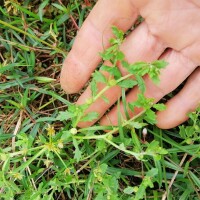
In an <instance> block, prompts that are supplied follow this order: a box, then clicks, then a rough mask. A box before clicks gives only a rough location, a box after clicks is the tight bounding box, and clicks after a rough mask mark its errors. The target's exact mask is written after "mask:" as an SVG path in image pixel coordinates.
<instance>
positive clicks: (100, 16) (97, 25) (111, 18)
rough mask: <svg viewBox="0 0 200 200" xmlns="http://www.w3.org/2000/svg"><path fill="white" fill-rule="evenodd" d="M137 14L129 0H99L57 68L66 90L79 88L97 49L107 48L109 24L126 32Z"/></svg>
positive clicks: (96, 59)
mask: <svg viewBox="0 0 200 200" xmlns="http://www.w3.org/2000/svg"><path fill="white" fill-rule="evenodd" d="M137 16H138V13H137V10H136V9H135V7H133V5H132V4H131V1H130V0H124V1H123V4H122V3H121V0H109V1H107V0H99V1H98V3H97V4H96V6H95V7H94V9H93V10H92V11H91V13H90V14H89V16H88V18H87V19H86V21H85V22H84V24H83V26H82V28H81V29H80V31H79V32H78V34H77V37H76V39H75V42H74V45H73V48H72V50H71V51H70V53H69V54H68V56H67V58H66V60H65V61H64V64H63V68H62V71H61V77H60V82H61V86H62V88H63V89H64V90H65V91H66V92H68V93H74V92H77V91H79V90H80V89H81V88H82V87H83V86H84V84H85V83H86V82H87V81H88V79H89V77H90V75H91V73H92V72H93V71H94V69H95V68H96V66H97V65H98V63H99V62H100V60H101V59H100V56H99V52H102V51H103V48H106V47H108V45H109V38H111V37H112V33H111V26H113V25H115V26H117V27H118V28H119V29H121V30H123V31H126V30H128V29H129V28H130V27H131V26H132V25H133V23H134V21H135V20H136V18H137Z"/></svg>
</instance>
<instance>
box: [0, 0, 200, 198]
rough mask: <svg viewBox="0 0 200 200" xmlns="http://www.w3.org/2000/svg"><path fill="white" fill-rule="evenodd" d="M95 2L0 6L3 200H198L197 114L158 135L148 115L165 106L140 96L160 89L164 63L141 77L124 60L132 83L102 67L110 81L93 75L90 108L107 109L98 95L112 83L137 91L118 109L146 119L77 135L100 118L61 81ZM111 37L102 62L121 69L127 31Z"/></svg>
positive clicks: (15, 0)
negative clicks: (148, 87)
mask: <svg viewBox="0 0 200 200" xmlns="http://www.w3.org/2000/svg"><path fill="white" fill-rule="evenodd" d="M95 2H96V1H91V0H90V1H89V0H69V1H55V0H44V1H42V0H35V1H30V0H24V1H22V0H21V1H20V0H5V1H4V2H3V1H0V200H11V199H15V200H24V199H30V200H40V199H41V200H51V199H52V200H53V199H58V200H65V199H73V200H93V199H94V200H139V199H148V200H149V199H152V200H159V199H162V200H165V199H168V200H191V199H193V200H198V199H200V165H199V163H200V145H199V142H200V121H199V116H200V109H197V111H196V112H193V113H190V114H189V117H190V118H189V120H188V121H187V122H186V123H184V124H183V125H181V126H179V127H176V128H174V129H170V130H161V129H159V128H157V127H156V126H155V125H154V124H155V122H156V119H155V110H156V109H157V110H162V109H163V108H164V106H163V104H161V103H159V104H154V105H153V104H152V100H151V99H146V98H145V97H144V96H143V95H142V93H143V90H144V89H145V85H143V79H142V76H143V75H144V74H145V73H148V74H149V75H150V77H152V79H153V80H155V81H157V79H158V75H159V70H160V69H161V68H163V67H165V66H166V63H165V62H164V61H160V62H158V61H155V62H153V63H151V66H152V67H153V68H152V69H154V70H153V71H148V70H144V68H145V69H146V68H147V67H148V63H144V62H140V63H135V64H133V65H131V64H128V63H125V62H124V66H125V67H126V68H127V69H128V71H129V72H130V74H131V73H132V74H133V75H134V76H136V77H137V78H136V80H135V81H133V80H132V79H130V76H132V74H131V75H130V76H129V75H128V76H127V77H126V78H123V77H121V76H120V73H119V72H118V69H117V67H115V66H114V67H113V68H112V70H110V68H108V67H106V66H103V68H102V69H104V70H105V71H108V72H109V73H111V74H112V76H113V77H114V78H113V79H112V80H109V81H108V80H106V78H105V76H103V75H102V74H101V73H99V72H98V71H95V73H93V79H92V81H91V85H92V87H91V89H92V94H93V97H92V99H91V102H93V101H95V100H97V99H98V98H104V100H105V101H107V99H106V98H105V97H104V96H103V93H102V92H101V91H100V92H98V91H97V90H98V89H97V85H98V83H99V82H103V83H104V84H106V85H107V86H106V89H109V88H110V87H113V86H114V85H119V86H120V87H121V88H122V91H123V92H122V93H123V94H125V90H126V89H128V88H130V87H132V86H134V85H138V86H139V87H140V90H141V95H140V96H138V101H136V102H134V103H133V104H131V105H126V99H125V95H122V102H123V104H124V107H127V106H129V107H130V109H134V107H135V106H136V107H142V108H143V109H144V111H143V112H142V113H141V114H139V115H138V116H136V117H133V118H130V119H128V120H125V121H124V120H122V119H121V115H120V113H119V116H118V119H119V120H118V121H119V126H117V127H112V126H109V127H103V126H100V125H99V124H98V122H97V123H96V124H95V125H93V126H91V127H88V128H82V129H80V128H78V127H77V124H78V123H79V122H80V121H90V120H93V119H95V117H96V115H97V113H89V114H87V115H84V111H85V110H86V109H87V108H88V106H89V105H90V104H91V102H87V103H86V104H85V105H84V106H76V105H75V104H74V102H76V100H77V99H78V97H79V96H80V93H81V92H80V93H79V94H72V95H68V94H66V93H65V92H64V91H63V90H62V89H61V87H60V83H59V76H60V71H61V68H62V62H63V60H64V58H65V57H66V56H67V54H68V52H69V51H70V49H71V47H72V45H73V41H74V37H75V35H76V32H77V30H78V29H79V27H81V26H82V24H83V21H84V19H85V18H86V17H87V15H88V13H89V12H90V10H91V9H92V7H93V6H94V4H95ZM139 20H140V19H139ZM113 32H114V35H115V38H113V40H112V44H111V48H108V49H107V50H105V52H103V53H102V54H101V56H102V58H103V59H104V60H111V61H113V60H114V61H121V62H123V61H124V55H123V54H122V52H120V50H119V48H118V47H119V45H120V44H121V42H123V37H124V35H123V34H124V33H123V32H121V31H120V30H118V29H117V28H116V27H113ZM133 66H134V69H137V70H132V68H131V67H133ZM155 71H156V73H155ZM175 92H176V91H175ZM171 95H174V93H171V94H169V96H171ZM167 98H168V96H166V97H165V98H164V99H163V100H162V102H164V101H165V99H167ZM104 130H107V132H106V133H105V132H104Z"/></svg>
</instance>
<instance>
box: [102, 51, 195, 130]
mask: <svg viewBox="0 0 200 200" xmlns="http://www.w3.org/2000/svg"><path fill="white" fill-rule="evenodd" d="M161 59H164V60H166V61H167V62H168V63H169V65H168V66H167V68H165V69H163V70H162V71H161V75H160V84H159V85H155V84H154V83H153V82H152V81H151V80H150V79H149V78H148V77H145V84H146V92H145V96H146V97H148V98H154V99H155V102H157V101H159V100H160V99H161V98H162V97H163V96H165V95H166V94H168V93H169V92H171V91H172V90H174V89H175V88H176V87H178V86H179V85H180V84H181V83H182V82H183V81H184V80H185V79H186V78H187V77H188V76H189V75H190V74H191V73H192V71H193V70H194V69H195V67H196V65H195V64H194V63H193V62H192V61H190V60H189V59H188V58H186V57H184V56H183V55H182V54H180V53H178V52H176V51H173V50H168V51H167V52H165V53H164V55H163V56H161ZM138 93H139V91H138V88H134V89H132V90H131V91H130V92H129V93H128V95H127V97H126V100H127V102H134V101H135V100H136V99H137V94H138ZM120 110H121V114H122V116H124V118H125V114H124V110H123V105H122V103H121V105H120ZM117 112H118V110H117V107H114V108H113V109H112V110H111V111H110V112H109V113H108V114H107V115H106V116H104V117H103V118H102V119H101V124H102V125H108V124H110V123H112V124H113V125H117ZM138 112H140V110H138V111H136V113H134V114H137V113H138ZM129 114H130V116H131V117H132V116H133V115H134V114H133V113H131V112H130V111H129ZM169 125H170V124H169ZM167 126H168V124H166V127H167Z"/></svg>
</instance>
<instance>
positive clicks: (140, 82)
mask: <svg viewBox="0 0 200 200" xmlns="http://www.w3.org/2000/svg"><path fill="white" fill-rule="evenodd" d="M136 80H137V82H138V87H139V89H140V91H141V92H142V93H144V92H145V90H146V86H145V82H144V80H143V78H142V77H140V76H136Z"/></svg>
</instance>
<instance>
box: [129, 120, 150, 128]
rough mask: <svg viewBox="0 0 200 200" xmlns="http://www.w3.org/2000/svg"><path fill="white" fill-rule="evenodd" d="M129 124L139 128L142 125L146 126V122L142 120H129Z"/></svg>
mask: <svg viewBox="0 0 200 200" xmlns="http://www.w3.org/2000/svg"><path fill="white" fill-rule="evenodd" d="M130 125H131V126H133V127H134V128H136V129H141V128H142V127H144V126H146V125H147V123H143V122H134V121H133V122H130Z"/></svg>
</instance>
